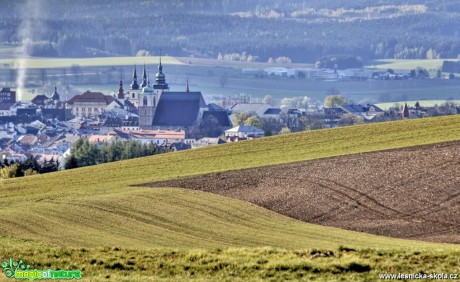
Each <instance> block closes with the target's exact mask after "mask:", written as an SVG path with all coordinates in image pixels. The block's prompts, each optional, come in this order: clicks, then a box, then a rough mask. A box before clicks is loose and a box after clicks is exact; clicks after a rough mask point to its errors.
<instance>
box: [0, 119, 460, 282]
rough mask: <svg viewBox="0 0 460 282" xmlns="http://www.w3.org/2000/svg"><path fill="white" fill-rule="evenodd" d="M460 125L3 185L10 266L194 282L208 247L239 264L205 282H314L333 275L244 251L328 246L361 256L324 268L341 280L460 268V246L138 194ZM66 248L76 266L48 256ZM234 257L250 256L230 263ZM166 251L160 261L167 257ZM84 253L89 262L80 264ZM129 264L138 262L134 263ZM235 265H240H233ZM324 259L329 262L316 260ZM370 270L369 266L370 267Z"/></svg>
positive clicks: (322, 139)
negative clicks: (26, 263) (161, 183)
mask: <svg viewBox="0 0 460 282" xmlns="http://www.w3.org/2000/svg"><path fill="white" fill-rule="evenodd" d="M459 124H460V116H445V117H438V118H429V119H419V120H409V121H398V122H391V123H380V124H371V125H363V126H354V127H348V128H337V129H331V130H321V131H312V132H303V133H297V134H289V135H282V136H275V137H270V138H262V139H259V140H253V141H248V142H239V143H234V144H227V145H222V146H216V147H211V148H205V149H197V150H190V151H185V152H177V153H170V154H164V155H158V156H153V157H145V158H141V159H133V160H128V161H122V162H116V163H109V164H103V165H98V166H93V167H86V168H81V169H75V170H69V171H62V172H58V173H52V174H46V175H37V176H30V177H25V178H21V179H19V178H18V179H11V180H3V181H1V182H0V217H1V218H2V224H1V225H0V236H1V237H0V257H1V258H2V259H6V258H8V257H9V256H13V257H14V258H17V259H23V260H35V259H37V260H36V262H37V263H42V264H43V263H51V265H52V267H55V268H65V267H71V266H72V265H70V263H72V264H74V265H73V266H75V267H76V268H78V269H82V268H84V271H85V273H87V275H90V276H91V277H93V278H94V279H91V281H95V280H96V281H98V280H97V279H100V280H103V279H106V278H105V276H106V275H116V276H110V277H109V279H110V280H117V281H120V279H122V277H124V276H125V275H129V276H128V277H127V278H126V280H125V281H136V280H138V281H145V280H146V279H145V278H146V277H150V276H151V275H154V277H150V278H149V279H154V278H155V279H157V278H161V277H168V279H172V280H174V279H175V278H177V279H180V278H185V277H187V278H188V277H191V276H190V273H189V271H188V270H187V269H185V268H184V267H185V266H186V265H185V264H186V262H187V257H188V256H189V255H190V252H195V251H191V250H196V249H201V251H199V252H204V256H205V257H208V256H209V257H210V258H212V259H214V258H218V259H219V260H220V259H223V260H224V258H220V257H219V256H220V255H219V253H217V252H214V251H213V250H215V249H216V248H220V249H221V250H222V251H221V252H224V253H225V254H227V256H228V257H229V258H228V260H226V259H225V260H224V261H225V264H224V265H223V266H222V269H224V270H222V271H215V272H212V271H214V270H212V271H211V270H209V269H207V268H198V266H196V265H195V264H196V263H198V262H199V261H200V260H197V262H196V263H192V262H190V263H191V265H190V268H188V269H195V270H194V271H196V272H195V273H196V276H197V277H200V278H199V279H202V280H206V279H208V280H216V279H217V280H219V279H224V280H225V279H227V280H229V279H230V278H231V279H233V277H234V276H232V274H231V273H233V272H231V271H233V270H232V266H227V264H230V265H234V266H233V267H234V268H237V270H236V272H235V273H236V274H234V275H235V276H236V277H239V278H240V280H247V279H246V278H250V279H253V280H257V279H259V280H261V279H264V278H269V276H265V275H267V273H272V272H274V275H275V276H274V277H273V279H274V280H284V279H288V278H291V277H293V278H292V279H294V277H295V276H291V275H302V276H301V277H302V278H303V277H307V278H308V277H310V276H309V275H313V276H311V277H312V278H314V277H316V276H314V275H316V274H315V270H314V269H315V268H318V267H322V266H315V264H312V265H311V267H310V266H308V267H307V266H306V267H301V266H295V267H294V268H295V270H289V269H291V268H289V267H287V269H288V270H285V268H286V267H284V266H283V267H278V268H276V266H273V267H268V265H270V264H268V262H267V266H263V267H261V268H260V270H257V269H256V270H254V269H252V268H250V267H249V266H250V265H253V264H255V265H257V261H256V262H254V261H253V260H251V259H247V262H241V263H240V261H238V260H240V259H245V258H244V257H245V255H242V254H241V253H248V255H247V256H252V255H251V253H252V252H256V253H257V252H259V251H260V250H259V249H258V248H260V247H266V246H269V247H270V248H275V249H276V250H277V252H280V254H279V256H280V257H277V256H274V257H267V259H266V260H267V261H269V262H272V263H273V264H276V262H277V261H280V263H281V262H283V261H285V260H287V261H289V263H291V259H293V256H294V257H295V253H294V252H295V250H306V249H313V248H319V249H322V250H325V251H327V250H332V251H333V252H334V254H335V253H336V250H337V249H338V248H339V247H340V246H342V245H344V246H347V247H349V248H353V249H357V250H359V251H358V252H356V253H354V255H353V257H351V258H350V260H348V259H345V258H346V256H345V254H344V256H343V257H344V259H343V260H340V259H341V258H340V257H338V260H337V262H338V265H339V266H340V267H338V268H337V267H336V266H334V265H335V264H334V263H335V262H334V261H335V260H330V261H331V264H330V265H329V266H324V267H325V270H324V271H323V270H321V269H322V268H319V269H320V271H319V272H318V274H317V275H319V276H317V277H323V275H326V276H324V277H331V278H332V275H333V273H334V271H339V270H337V269H341V270H340V271H341V272H339V274H340V275H339V276H337V277H338V278H337V279H341V278H343V279H348V280H355V279H354V278H356V277H358V274H356V273H355V274H353V273H354V272H353V271H347V268H350V267H352V268H353V269H354V267H355V264H353V265H352V264H351V262H352V261H353V260H356V261H357V263H358V264H359V265H361V266H358V269H361V268H360V267H364V269H368V270H366V271H364V272H363V273H364V274H363V273H361V274H359V277H361V276H362V275H366V273H368V274H369V275H374V274H375V273H377V272H378V271H380V270H382V271H384V269H379V268H378V267H380V266H379V265H381V264H382V263H383V265H387V267H388V270H392V269H394V270H395V272H396V271H397V270H399V269H404V270H407V271H409V270H412V269H420V270H423V271H425V272H426V271H430V270H432V269H438V268H440V267H441V268H443V269H444V268H446V269H447V267H448V266H451V267H453V269H458V264H452V263H451V261H452V258H456V257H457V256H458V252H459V251H460V246H458V245H448V244H433V243H426V242H417V241H409V240H400V239H391V238H386V237H379V236H374V235H368V234H363V233H357V232H351V231H345V230H340V229H335V228H330V227H324V226H318V225H312V224H307V223H303V222H300V221H297V220H294V219H291V218H288V217H285V216H281V215H279V214H276V213H274V212H271V211H268V210H265V209H263V208H260V207H258V206H255V205H252V204H249V203H246V202H242V201H237V200H233V199H229V198H226V197H222V196H219V195H212V194H209V193H204V192H200V191H189V190H183V189H174V188H161V189H152V188H143V187H132V186H131V185H133V184H141V183H146V182H152V181H156V180H166V179H172V178H176V177H184V176H190V175H198V174H203V173H211V172H218V171H227V170H234V169H242V168H249V167H258V166H265V165H275V164H281V163H289V162H295V161H303V160H308V159H317V158H325V157H332V156H338V155H345V154H352V153H363V152H370V151H376V150H384V149H392V148H400V147H407V146H414V145H423V144H431V143H437V142H446V141H453V140H459V139H460V126H459ZM104 247H105V249H106V250H110V248H113V247H118V248H121V249H123V250H125V249H126V252H128V249H129V250H132V252H133V253H134V254H133V255H132V257H134V258H133V259H135V260H137V259H139V260H140V261H139V262H138V263H137V262H136V263H135V265H136V267H137V265H145V266H144V268H145V270H142V269H140V268H139V269H138V268H134V265H131V266H130V264H129V262H128V261H125V260H122V259H124V258H116V259H119V260H120V261H119V262H120V264H122V265H123V268H121V269H119V268H120V266H119V265H116V266H112V268H113V269H112V268H110V265H109V266H107V267H109V269H110V271H108V270H106V265H107V263H112V262H113V263H115V261H112V259H111V258H114V257H113V256H116V254H117V253H114V252H107V253H108V255H107V256H108V257H105V256H104V254H102V252H103V250H104V249H98V248H104ZM54 248H57V249H58V250H59V251H58V252H64V253H65V252H66V251H68V252H70V256H71V257H72V256H76V257H72V258H63V257H62V256H61V255H58V258H52V257H48V256H49V254H52V253H53V250H54ZM81 248H85V249H86V251H81ZM107 248H108V249H107ZM229 248H230V249H229ZM233 248H249V249H244V250H243V251H236V252H234V255H230V254H231V252H232V250H233ZM254 248H256V249H254ZM369 248H371V249H372V250H371V251H369V252H371V254H372V257H375V261H373V260H372V259H370V258H367V259H366V258H365V252H366V251H365V250H366V249H369ZM166 249H168V250H170V249H176V250H177V252H178V253H179V254H180V255H179V256H178V258H174V259H172V258H169V257H168V256H167V255H166V256H165V255H164V254H165V253H167V252H168V251H166ZM278 249H280V250H278ZM79 250H80V251H79ZM155 250H156V251H155ZM155 252H158V253H159V254H160V255H155V254H156V253H155ZM175 252H176V251H175ZM213 252H214V253H213ZM378 252H384V253H387V254H388V257H387V258H385V259H384V260H383V262H380V261H378V260H377V258H378V257H380V256H379V255H378V254H377V253H378ZM414 252H422V254H423V255H424V254H426V255H428V256H429V259H427V261H426V262H423V264H418V265H417V264H416V263H415V262H412V263H411V264H408V265H406V264H405V263H404V262H402V261H401V260H402V258H405V257H406V258H407V259H408V260H411V256H412V255H413V254H414ZM74 253H75V254H74ZM151 254H153V255H152V256H154V257H155V258H154V259H153V261H152V262H147V261H143V260H142V259H141V256H145V255H146V256H149V255H151ZM375 254H377V255H375ZM77 256H78V257H80V258H79V259H77ZM125 256H126V257H128V254H127V253H126V255H125ZM436 256H438V257H442V258H443V259H442V260H440V261H442V262H435V257H436ZM334 257H335V255H334ZM93 258H94V259H96V261H98V260H99V259H101V260H103V261H104V262H103V263H102V264H101V265H100V266H98V263H99V262H98V263H96V265H94V264H95V262H93V263H91V260H92V259H93ZM114 259H115V258H114ZM145 259H146V258H145ZM232 260H235V261H236V262H235V263H233V264H232V263H231V261H232ZM322 260H323V258H320V259H318V260H316V259H315V260H314V261H315V262H316V261H318V262H321V261H322ZM324 260H327V259H326V258H324ZM171 261H172V263H173V264H174V265H178V266H177V267H178V268H176V266H171V267H173V268H174V269H173V270H172V272H168V271H169V270H168V271H167V270H165V271H163V270H161V271H158V272H154V273H153V272H149V271H155V270H149V269H151V268H152V269H157V268H158V264H161V263H163V265H165V263H169V262H171ZM431 261H433V262H431ZM68 263H69V264H68ZM188 263H189V262H187V264H188ZM296 263H300V262H292V264H294V265H295V264H296ZM93 265H94V266H93ZM155 265H156V266H155ZM200 265H201V263H200ZM210 265H213V264H211V263H210ZM264 265H265V264H264ZM363 265H369V267H370V269H369V268H368V267H365V266H363ZM125 266H126V268H125ZM155 267H157V268H155ZM181 267H182V268H181ZM200 267H201V266H200ZM206 267H208V266H206ZM244 267H246V268H244ZM454 267H457V268H454ZM117 269H118V270H117ZM273 269H275V270H273ZM334 269H336V270H334ZM112 270H113V271H115V274H113V272H112ZM372 271H375V272H372ZM109 272H110V273H111V274H110V273H109ZM208 272H209V273H214V274H209V273H208ZM283 273H285V275H289V276H287V277H284V276H279V275H284V274H283ZM286 273H287V274H286ZM213 275H214V276H213ZM216 275H217V276H216ZM219 275H221V276H219ZM268 275H272V274H268ZM328 275H330V276H328ZM350 275H351V276H350ZM114 277H115V278H114ZM364 277H371V276H364ZM123 279H124V278H123ZM165 279H166V278H165ZM371 280H372V279H371ZM121 281H122V280H121Z"/></svg>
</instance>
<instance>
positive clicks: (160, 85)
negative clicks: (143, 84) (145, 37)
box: [153, 49, 169, 90]
mask: <svg viewBox="0 0 460 282" xmlns="http://www.w3.org/2000/svg"><path fill="white" fill-rule="evenodd" d="M153 88H154V89H162V90H165V89H169V86H168V84H167V83H166V76H165V75H164V74H163V66H162V65H161V49H160V64H159V65H158V72H157V74H156V75H155V85H153Z"/></svg>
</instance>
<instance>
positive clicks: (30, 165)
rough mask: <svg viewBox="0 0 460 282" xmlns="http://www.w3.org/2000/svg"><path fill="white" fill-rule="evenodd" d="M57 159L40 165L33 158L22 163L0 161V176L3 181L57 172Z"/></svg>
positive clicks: (30, 157) (6, 160)
mask: <svg viewBox="0 0 460 282" xmlns="http://www.w3.org/2000/svg"><path fill="white" fill-rule="evenodd" d="M59 165H60V163H59V161H58V159H57V158H56V159H54V158H51V159H49V160H45V161H44V162H43V163H42V164H40V163H39V162H38V161H37V160H36V159H35V158H34V157H33V156H29V157H28V158H27V159H26V160H24V161H13V160H12V161H8V159H4V160H3V161H0V168H1V169H0V175H1V177H2V178H3V179H8V178H15V177H22V176H28V175H35V174H44V173H49V172H54V171H58V170H59Z"/></svg>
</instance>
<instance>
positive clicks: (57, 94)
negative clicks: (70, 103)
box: [51, 85, 59, 101]
mask: <svg viewBox="0 0 460 282" xmlns="http://www.w3.org/2000/svg"><path fill="white" fill-rule="evenodd" d="M51 99H52V100H53V101H59V93H58V92H57V86H56V85H55V86H54V93H53V96H51Z"/></svg>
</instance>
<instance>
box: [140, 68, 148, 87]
mask: <svg viewBox="0 0 460 282" xmlns="http://www.w3.org/2000/svg"><path fill="white" fill-rule="evenodd" d="M145 86H147V71H146V70H145V64H144V73H143V74H142V84H141V88H144V87H145Z"/></svg>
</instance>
